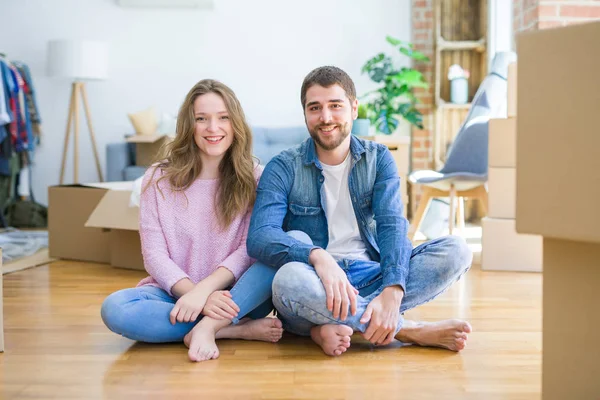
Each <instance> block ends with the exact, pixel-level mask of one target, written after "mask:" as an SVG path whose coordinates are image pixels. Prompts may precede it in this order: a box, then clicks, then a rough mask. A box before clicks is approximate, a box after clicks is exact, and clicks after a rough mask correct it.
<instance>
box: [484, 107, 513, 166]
mask: <svg viewBox="0 0 600 400" xmlns="http://www.w3.org/2000/svg"><path fill="white" fill-rule="evenodd" d="M488 154H489V155H488V165H489V166H490V167H502V168H516V167H517V120H516V118H497V119H490V121H489V151H488Z"/></svg>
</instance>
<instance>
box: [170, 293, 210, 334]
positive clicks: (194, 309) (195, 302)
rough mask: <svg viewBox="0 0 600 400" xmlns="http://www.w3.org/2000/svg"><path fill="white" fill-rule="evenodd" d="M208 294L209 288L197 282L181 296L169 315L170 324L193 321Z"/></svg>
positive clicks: (200, 310)
mask: <svg viewBox="0 0 600 400" xmlns="http://www.w3.org/2000/svg"><path fill="white" fill-rule="evenodd" d="M209 295H210V290H209V289H207V288H205V287H204V286H203V285H201V284H198V285H196V286H195V287H194V288H193V289H192V290H190V291H189V292H187V293H186V294H184V295H183V296H181V297H180V298H179V300H177V303H175V307H173V309H172V310H171V314H170V315H169V320H170V321H171V324H173V325H175V322H192V321H195V320H196V318H198V316H199V315H200V313H201V312H202V309H203V308H204V305H205V304H206V300H207V299H208V296H209Z"/></svg>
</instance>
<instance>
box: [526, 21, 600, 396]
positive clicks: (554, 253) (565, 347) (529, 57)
mask: <svg viewBox="0 0 600 400" xmlns="http://www.w3.org/2000/svg"><path fill="white" fill-rule="evenodd" d="M599 43H600V22H591V23H586V24H582V25H573V26H567V27H561V28H556V29H546V30H542V31H537V32H528V33H525V34H521V35H519V36H518V37H517V49H518V53H519V65H518V69H519V93H518V97H519V99H518V100H519V101H518V109H519V110H518V111H519V119H518V121H517V133H518V136H517V165H518V171H517V231H518V232H519V233H527V234H537V235H541V236H543V242H544V283H543V285H544V286H543V294H544V300H543V318H542V319H543V356H542V398H543V399H544V400H549V399H557V400H558V399H599V398H600V347H599V346H598V338H600V294H599V288H600V128H599V127H598V114H599V113H600V74H599V71H600V44H599Z"/></svg>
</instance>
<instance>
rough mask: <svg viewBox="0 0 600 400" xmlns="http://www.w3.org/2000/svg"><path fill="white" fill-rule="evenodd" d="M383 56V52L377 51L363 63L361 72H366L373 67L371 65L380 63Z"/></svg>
mask: <svg viewBox="0 0 600 400" xmlns="http://www.w3.org/2000/svg"><path fill="white" fill-rule="evenodd" d="M384 58H385V54H383V53H379V54H377V55H376V56H375V57H373V58H371V59H370V60H369V61H367V62H366V63H365V65H363V67H362V70H361V72H363V73H364V72H367V71H369V70H371V68H373V66H374V65H375V64H377V63H380V62H381V61H383V59H384Z"/></svg>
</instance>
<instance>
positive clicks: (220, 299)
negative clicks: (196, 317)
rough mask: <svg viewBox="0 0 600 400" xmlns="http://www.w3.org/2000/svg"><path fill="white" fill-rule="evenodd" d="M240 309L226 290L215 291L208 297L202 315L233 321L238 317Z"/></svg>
mask: <svg viewBox="0 0 600 400" xmlns="http://www.w3.org/2000/svg"><path fill="white" fill-rule="evenodd" d="M239 312H240V308H239V307H238V305H237V304H235V302H234V301H233V299H232V298H231V293H229V291H228V290H217V291H216V292H212V293H211V295H210V296H208V300H207V301H206V305H205V306H204V309H203V310H202V314H204V315H206V316H207V317H211V318H214V319H229V320H231V319H233V318H235V317H237V316H238V313H239Z"/></svg>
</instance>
